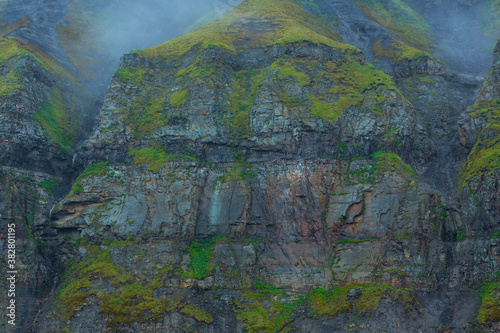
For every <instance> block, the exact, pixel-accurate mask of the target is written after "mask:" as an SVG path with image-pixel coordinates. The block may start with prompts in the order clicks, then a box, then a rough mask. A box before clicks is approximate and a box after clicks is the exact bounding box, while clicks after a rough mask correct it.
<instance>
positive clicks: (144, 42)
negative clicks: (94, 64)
mask: <svg viewBox="0 0 500 333" xmlns="http://www.w3.org/2000/svg"><path fill="white" fill-rule="evenodd" d="M239 2H241V0H180V1H179V0H141V1H137V0H121V1H117V2H113V3H112V4H110V5H109V6H108V7H106V8H105V9H104V11H103V15H102V17H103V19H102V20H100V24H101V25H102V27H101V28H100V29H99V30H100V31H102V35H101V41H102V43H103V45H105V46H106V47H107V48H108V49H109V51H110V52H111V54H112V56H113V57H114V58H119V57H120V56H121V55H122V54H124V53H127V52H130V51H131V50H134V49H142V48H147V47H151V46H155V45H158V44H161V43H164V42H166V41H168V40H171V39H173V38H175V37H178V36H181V35H183V34H184V33H185V32H186V29H187V28H189V27H190V26H192V25H193V23H194V22H196V21H198V22H204V23H206V22H208V21H210V20H214V19H215V18H217V17H220V16H222V15H224V14H225V13H226V12H228V11H229V10H231V9H232V8H233V7H235V6H236V5H237V4H238V3H239Z"/></svg>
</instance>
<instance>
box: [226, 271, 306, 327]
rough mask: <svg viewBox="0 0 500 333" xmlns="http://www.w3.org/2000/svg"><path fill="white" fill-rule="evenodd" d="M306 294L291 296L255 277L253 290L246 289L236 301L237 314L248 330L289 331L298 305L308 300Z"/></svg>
mask: <svg viewBox="0 0 500 333" xmlns="http://www.w3.org/2000/svg"><path fill="white" fill-rule="evenodd" d="M307 297H308V295H307V294H304V295H302V296H300V297H298V298H296V297H295V298H293V299H292V298H291V297H289V295H288V294H286V293H285V292H284V291H283V290H282V289H280V288H276V287H275V286H273V285H270V284H268V283H264V282H263V281H262V280H260V279H255V280H254V282H253V284H252V289H251V290H244V293H243V295H242V296H241V298H240V300H239V301H237V302H236V306H237V307H236V308H235V314H236V318H237V319H238V320H241V321H243V322H244V325H245V330H246V331H247V332H249V333H250V332H252V333H253V332H255V333H256V332H269V333H271V332H288V331H289V330H290V327H287V325H288V324H289V323H290V322H291V321H292V314H293V312H294V311H295V310H296V309H297V307H298V306H299V305H300V304H302V303H304V302H305V301H306V300H307Z"/></svg>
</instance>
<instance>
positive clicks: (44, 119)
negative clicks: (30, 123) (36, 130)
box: [35, 89, 80, 152]
mask: <svg viewBox="0 0 500 333" xmlns="http://www.w3.org/2000/svg"><path fill="white" fill-rule="evenodd" d="M66 102H67V101H66ZM73 117H76V115H75V113H74V112H73V110H68V106H67V105H66V103H65V101H64V99H63V97H62V93H61V92H60V91H59V90H57V89H53V92H52V95H51V97H50V99H46V100H44V101H43V103H42V107H41V108H40V109H39V110H38V111H37V112H36V114H35V119H36V121H37V122H38V123H39V124H40V126H42V128H43V129H44V131H45V133H46V134H47V135H48V137H49V138H50V139H51V140H52V141H53V142H55V143H56V144H57V145H58V146H59V147H61V149H62V150H64V151H65V152H69V151H70V150H71V147H72V146H73V143H74V142H75V140H76V139H77V138H78V136H79V133H80V132H79V130H78V129H77V125H76V124H77V122H75V119H74V118H73Z"/></svg>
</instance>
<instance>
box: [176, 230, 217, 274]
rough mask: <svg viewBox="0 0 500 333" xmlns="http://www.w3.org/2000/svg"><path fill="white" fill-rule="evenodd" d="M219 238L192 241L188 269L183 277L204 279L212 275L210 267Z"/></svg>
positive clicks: (211, 266)
mask: <svg viewBox="0 0 500 333" xmlns="http://www.w3.org/2000/svg"><path fill="white" fill-rule="evenodd" d="M220 238H221V236H217V237H213V238H209V239H204V240H201V241H198V242H197V241H194V242H192V243H191V244H190V245H189V248H188V252H189V268H188V271H187V272H185V273H184V277H186V278H193V279H200V280H201V279H204V278H205V277H207V276H208V275H210V274H211V273H212V271H213V270H214V266H213V265H212V263H211V262H212V259H213V251H214V249H215V244H216V242H217V241H218V240H219V239H220Z"/></svg>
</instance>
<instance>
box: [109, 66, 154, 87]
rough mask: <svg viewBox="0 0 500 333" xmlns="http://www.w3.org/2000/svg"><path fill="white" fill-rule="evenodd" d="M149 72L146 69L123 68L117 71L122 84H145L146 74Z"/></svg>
mask: <svg viewBox="0 0 500 333" xmlns="http://www.w3.org/2000/svg"><path fill="white" fill-rule="evenodd" d="M147 72H148V71H147V70H146V69H145V68H144V67H123V68H120V69H119V70H117V71H116V75H118V77H119V78H120V80H121V81H122V82H125V83H134V84H138V85H139V84H143V83H144V74H146V73H147Z"/></svg>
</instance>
